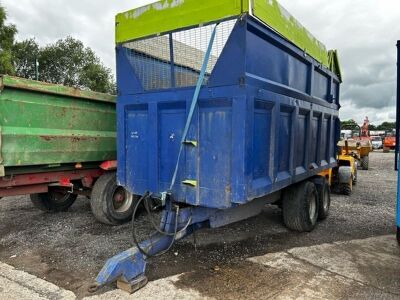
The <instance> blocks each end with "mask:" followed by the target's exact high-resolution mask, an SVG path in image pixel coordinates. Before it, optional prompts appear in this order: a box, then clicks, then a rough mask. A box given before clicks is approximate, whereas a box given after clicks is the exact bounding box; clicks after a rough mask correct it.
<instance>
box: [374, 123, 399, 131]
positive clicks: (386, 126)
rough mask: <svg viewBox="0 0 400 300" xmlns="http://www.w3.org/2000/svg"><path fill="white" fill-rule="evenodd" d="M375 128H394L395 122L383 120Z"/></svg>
mask: <svg viewBox="0 0 400 300" xmlns="http://www.w3.org/2000/svg"><path fill="white" fill-rule="evenodd" d="M377 128H378V130H385V131H392V130H393V129H396V122H383V123H382V124H381V125H379V126H378V127H377Z"/></svg>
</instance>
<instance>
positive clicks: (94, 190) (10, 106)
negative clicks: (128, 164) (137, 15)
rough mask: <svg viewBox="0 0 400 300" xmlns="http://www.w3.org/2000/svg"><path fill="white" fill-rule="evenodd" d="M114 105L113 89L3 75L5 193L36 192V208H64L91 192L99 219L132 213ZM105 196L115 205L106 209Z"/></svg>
mask: <svg viewBox="0 0 400 300" xmlns="http://www.w3.org/2000/svg"><path fill="white" fill-rule="evenodd" d="M115 102H116V100H115V97H114V96H112V95H108V94H102V93H96V92H92V91H85V90H80V89H76V88H71V87H65V86H62V85H55V84H49V83H44V82H38V81H33V80H28V79H22V78H18V77H12V76H0V197H5V196H15V195H23V194H30V195H31V200H32V202H33V204H34V205H35V206H36V207H38V208H40V209H42V210H45V211H60V210H66V209H67V208H69V206H71V205H72V204H73V203H74V201H75V199H76V198H77V195H78V194H83V195H87V196H90V195H92V199H91V206H92V210H93V212H94V214H95V216H96V217H97V219H99V220H100V221H102V222H104V223H109V224H116V223H121V222H123V221H125V220H126V219H127V218H129V217H127V215H128V214H130V206H131V205H130V203H132V196H130V195H127V194H126V192H125V190H124V189H120V188H117V186H116V180H115V165H116V163H115V159H116V113H115ZM105 188H107V189H112V190H113V191H112V193H111V194H110V193H107V192H109V190H104V189H105ZM106 194H107V195H106ZM93 195H95V197H94V196H93ZM114 198H115V199H114ZM116 200H117V201H116ZM104 201H106V202H107V201H109V202H110V201H111V206H110V205H105V207H106V208H107V207H111V209H110V208H109V209H108V210H105V211H103V209H102V207H103V206H104V205H103V204H104ZM115 201H116V202H115ZM113 202H115V203H114V204H113ZM113 209H114V211H112V210H113ZM113 213H114V217H112V216H111V217H110V216H109V215H110V214H113Z"/></svg>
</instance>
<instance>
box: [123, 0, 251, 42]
mask: <svg viewBox="0 0 400 300" xmlns="http://www.w3.org/2000/svg"><path fill="white" fill-rule="evenodd" d="M248 10H249V8H248V1H243V0H218V1H215V0H201V1H200V0H162V1H158V2H156V3H153V4H149V5H146V6H143V7H139V8H136V9H133V10H130V11H127V12H124V13H121V14H118V15H117V17H116V42H117V44H120V43H124V42H127V41H130V40H135V39H139V38H142V37H147V36H151V35H156V34H162V33H165V32H169V31H173V30H175V29H178V28H186V27H191V26H197V25H199V24H207V23H211V22H214V21H218V20H221V19H226V18H229V17H235V16H238V15H240V14H241V13H242V12H247V11H248Z"/></svg>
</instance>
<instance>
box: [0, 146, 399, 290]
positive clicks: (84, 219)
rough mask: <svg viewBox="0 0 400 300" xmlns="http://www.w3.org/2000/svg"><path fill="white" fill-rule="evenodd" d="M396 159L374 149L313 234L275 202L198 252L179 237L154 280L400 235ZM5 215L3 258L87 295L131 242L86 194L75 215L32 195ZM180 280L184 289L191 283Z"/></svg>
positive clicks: (203, 235) (2, 205)
mask: <svg viewBox="0 0 400 300" xmlns="http://www.w3.org/2000/svg"><path fill="white" fill-rule="evenodd" d="M393 162H394V155H393V153H387V154H386V153H381V152H374V153H372V154H371V161H370V170H369V171H359V181H358V184H357V186H356V187H355V189H354V192H353V195H352V196H351V197H346V196H341V195H333V196H332V208H331V215H330V217H329V218H328V219H327V220H326V221H324V222H321V223H319V225H318V227H317V228H316V229H315V230H314V231H313V232H312V233H304V234H298V233H294V232H290V231H288V230H287V229H286V228H285V227H284V226H283V225H282V217H281V212H280V210H279V209H278V208H276V207H275V206H268V207H266V209H265V210H264V212H263V213H262V214H261V215H259V216H257V217H255V218H251V219H249V220H246V221H243V222H240V223H236V224H232V225H230V226H226V227H224V228H219V229H214V230H204V231H202V232H199V233H198V234H197V250H195V248H194V243H193V239H192V238H188V239H186V240H183V241H180V242H178V243H177V244H176V245H175V246H174V247H173V249H172V251H171V252H170V253H168V254H166V255H164V256H162V257H159V258H156V259H152V260H151V261H150V264H149V266H148V275H149V279H150V280H154V279H158V278H163V277H166V276H170V275H175V274H180V273H183V272H190V271H196V272H195V273H196V274H197V276H200V277H201V276H205V275H206V274H207V273H208V272H210V270H212V269H215V268H216V267H217V266H218V268H219V267H220V266H224V267H229V268H233V269H238V268H241V267H243V266H245V264H246V262H244V260H245V259H246V258H248V257H253V256H258V255H263V254H266V253H271V252H277V251H283V250H287V249H290V248H293V247H298V246H311V245H319V244H322V243H329V242H335V241H346V240H353V239H361V238H367V237H373V236H380V235H387V234H394V232H395V227H394V209H395V197H396V173H395V172H394V171H393ZM0 217H1V220H2V222H1V224H0V260H1V261H3V262H5V263H8V264H10V265H12V266H15V267H17V268H19V269H22V270H25V271H27V272H29V273H32V274H34V275H36V276H38V277H41V278H44V279H46V280H48V281H50V282H53V283H55V284H57V285H59V286H61V287H63V288H65V289H68V290H71V291H73V292H75V293H76V294H77V295H79V296H80V297H82V296H85V295H87V292H86V291H87V288H88V286H89V285H90V284H91V283H92V281H93V279H94V278H95V276H96V274H97V272H98V271H99V270H100V268H101V267H102V265H103V263H104V262H105V260H106V259H107V258H109V257H111V256H113V255H115V254H117V253H119V252H121V251H123V250H125V249H127V248H129V247H130V246H131V245H132V241H131V232H130V228H129V227H130V226H129V224H127V225H123V226H120V227H109V226H106V225H102V224H99V223H97V222H96V221H95V219H94V217H93V216H92V215H91V213H90V205H89V203H88V201H87V199H86V198H79V201H77V202H76V203H75V204H74V205H73V206H72V207H71V209H70V210H69V211H68V212H66V213H59V214H46V213H42V212H40V211H38V210H36V209H34V208H33V207H32V205H31V203H30V201H29V198H28V197H10V198H5V199H2V200H1V201H0ZM245 270H246V268H244V270H243V271H245ZM248 272H252V271H251V269H248ZM233 273H234V272H233ZM188 280H189V279H188ZM179 284H180V286H185V282H184V280H180V282H179ZM187 284H188V285H190V282H189V281H188V283H187ZM202 288H203V289H204V287H202ZM106 290H107V289H103V290H102V291H101V292H105V291H106Z"/></svg>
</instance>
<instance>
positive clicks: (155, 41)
mask: <svg viewBox="0 0 400 300" xmlns="http://www.w3.org/2000/svg"><path fill="white" fill-rule="evenodd" d="M124 47H125V48H126V49H127V56H128V59H129V61H130V63H131V65H132V67H133V68H134V70H135V73H136V76H137V77H138V79H139V80H140V81H141V83H142V86H143V88H144V89H145V90H154V89H165V88H170V87H171V83H172V79H171V78H172V75H171V52H170V46H169V37H168V35H166V36H159V37H154V38H150V39H146V40H139V41H134V42H130V43H127V44H125V45H124Z"/></svg>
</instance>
